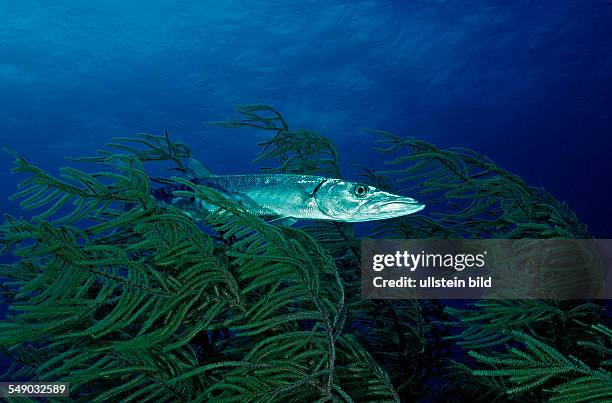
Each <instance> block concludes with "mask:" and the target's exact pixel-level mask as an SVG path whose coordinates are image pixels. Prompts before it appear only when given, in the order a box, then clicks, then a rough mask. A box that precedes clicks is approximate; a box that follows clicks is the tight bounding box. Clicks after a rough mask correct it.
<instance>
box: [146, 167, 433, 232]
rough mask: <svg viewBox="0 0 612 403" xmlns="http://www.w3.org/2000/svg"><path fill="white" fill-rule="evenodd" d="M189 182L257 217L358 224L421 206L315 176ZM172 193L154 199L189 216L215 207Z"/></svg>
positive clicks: (159, 193) (217, 178) (164, 191)
mask: <svg viewBox="0 0 612 403" xmlns="http://www.w3.org/2000/svg"><path fill="white" fill-rule="evenodd" d="M193 182H194V183H196V184H198V185H203V186H207V187H210V188H212V189H215V190H216V191H218V192H220V193H221V194H223V195H224V196H225V197H227V198H229V199H232V200H234V201H236V202H238V203H239V204H240V205H242V206H243V207H244V208H245V209H246V210H247V211H249V212H250V213H252V214H255V215H258V216H270V217H279V218H289V219H305V220H334V221H345V222H359V221H373V220H382V219H387V218H393V217H399V216H403V215H408V214H413V213H415V212H417V211H420V210H422V209H423V208H424V207H425V206H424V205H423V204H420V203H419V202H417V201H416V200H414V199H412V198H409V197H404V196H399V195H394V194H391V193H388V192H384V191H382V190H379V189H376V188H375V187H373V186H369V185H366V184H362V183H356V182H348V181H344V180H342V179H333V178H326V177H323V176H314V175H298V174H253V175H210V176H205V177H198V178H197V179H195V180H193ZM173 190H176V189H174V188H162V189H157V190H156V191H154V195H155V197H157V198H158V199H159V200H160V201H163V202H166V203H170V204H173V205H175V206H176V207H178V208H180V209H181V210H183V211H185V212H187V213H188V214H190V215H192V216H200V215H201V213H204V214H205V213H206V212H208V211H210V210H211V209H212V208H214V207H213V206H210V205H208V204H207V203H205V202H203V201H202V200H198V199H196V198H186V197H182V196H174V195H173V194H172V192H173Z"/></svg>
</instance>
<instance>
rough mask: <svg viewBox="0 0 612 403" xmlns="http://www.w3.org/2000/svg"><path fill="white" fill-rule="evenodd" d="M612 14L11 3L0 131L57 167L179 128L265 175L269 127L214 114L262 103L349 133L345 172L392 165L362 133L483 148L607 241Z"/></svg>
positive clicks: (590, 9)
mask: <svg viewBox="0 0 612 403" xmlns="http://www.w3.org/2000/svg"><path fill="white" fill-rule="evenodd" d="M611 22H612V6H611V5H610V2H609V1H598V0H594V1H586V2H578V1H576V2H565V1H537V2H535V1H518V2H489V1H414V2H401V1H362V2H353V1H351V2H341V1H302V2H291V1H289V2H287V1H251V2H247V1H203V2H191V1H173V2H162V1H147V2H123V1H104V2H98V1H92V2H82V1H76V0H75V1H65V0H62V1H56V2H52V3H48V2H43V1H31V0H24V1H19V2H8V1H4V2H0V27H1V28H0V94H2V96H1V97H0V120H1V121H2V129H1V130H0V142H1V143H2V144H3V145H8V146H10V147H12V148H13V149H15V150H17V151H18V152H20V153H21V154H23V155H25V156H28V157H29V158H30V159H31V160H32V161H33V162H36V163H38V164H40V165H41V166H43V167H48V168H55V167H59V166H62V164H64V161H62V158H63V157H64V156H66V155H73V156H74V155H83V154H86V155H90V154H91V153H92V152H93V151H94V150H95V149H97V148H99V147H101V146H103V145H104V143H106V142H107V141H109V139H110V138H111V137H113V136H118V135H131V134H134V133H135V132H138V131H148V132H153V133H161V132H162V131H163V130H168V131H169V133H170V134H171V135H172V136H174V137H175V138H177V139H180V140H183V141H186V142H188V143H189V144H190V145H191V146H192V148H193V149H194V152H195V153H196V155H197V157H198V158H199V159H201V160H202V161H204V162H205V163H206V164H207V165H208V166H210V167H211V168H212V169H214V170H215V171H217V172H220V173H246V172H254V171H255V170H256V169H257V168H256V167H254V166H252V165H251V164H250V163H249V161H250V160H251V159H253V158H254V156H255V154H256V151H257V149H256V146H255V145H256V143H257V142H258V141H261V139H262V137H261V136H263V134H262V133H259V132H256V131H235V132H232V131H227V130H224V129H219V128H213V127H209V126H206V125H205V122H208V121H216V120H223V119H226V118H228V117H230V116H233V110H232V106H233V105H235V104H249V103H265V104H268V105H272V106H274V107H275V108H277V109H278V110H279V111H280V112H281V113H283V115H284V116H285V118H286V119H287V121H288V122H289V124H290V125H291V126H292V127H301V128H309V129H313V130H316V131H319V132H321V133H323V134H325V135H327V136H329V137H330V138H332V139H333V140H334V141H336V142H337V143H338V145H339V147H340V151H341V157H342V164H343V167H344V169H345V170H346V172H347V173H349V174H350V173H351V172H352V171H351V168H350V167H349V164H352V163H358V164H364V165H370V166H377V165H379V164H380V160H381V157H380V156H378V155H376V154H373V153H372V152H371V150H370V147H371V145H372V137H371V136H370V135H368V134H366V133H365V132H364V131H363V128H372V129H381V130H387V131H390V132H393V133H396V134H399V135H403V136H415V137H418V138H421V139H423V140H426V141H429V142H432V143H434V144H436V145H438V146H443V147H448V146H463V147H470V148H473V149H475V150H477V151H478V152H480V153H483V154H485V155H487V156H488V157H490V158H491V159H493V160H494V161H495V162H497V163H498V165H500V166H501V167H504V168H506V169H508V170H509V171H511V172H513V173H515V174H517V175H519V176H521V177H523V178H524V179H525V180H526V181H527V182H529V183H531V184H534V185H538V186H544V187H545V188H546V189H548V190H549V191H550V192H551V193H553V194H554V195H555V196H556V197H557V198H558V199H560V200H564V201H567V202H568V203H569V205H570V207H571V208H572V209H573V210H574V211H576V213H577V214H578V216H579V218H580V219H581V220H582V221H583V222H585V223H587V224H588V225H589V227H590V229H591V233H592V234H594V235H596V236H599V237H606V236H610V235H611V233H610V228H611V226H612V218H611V215H610V210H609V206H610V205H611V204H612V191H611V190H610V188H611V186H610V183H611V180H610V162H609V161H610V150H611V149H612V148H611V147H610V146H611V144H612V140H611V134H612V113H611V112H610V111H611V110H612V91H611V90H610V89H611V88H612V48H611V47H610V44H609V38H610V37H612V23H611ZM9 167H10V159H9V158H1V159H0V175H1V176H0V179H1V180H2V184H3V186H2V189H1V190H0V192H1V194H0V200H1V203H2V209H3V210H4V211H7V212H11V213H15V212H17V210H16V208H15V205H14V204H13V203H9V202H7V201H6V197H7V196H8V195H9V194H11V193H12V192H13V190H14V185H15V183H16V179H15V178H14V177H12V176H11V175H9V174H8V173H7V171H8V168H9ZM349 176H350V175H349Z"/></svg>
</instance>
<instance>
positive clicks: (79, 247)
mask: <svg viewBox="0 0 612 403" xmlns="http://www.w3.org/2000/svg"><path fill="white" fill-rule="evenodd" d="M237 112H238V113H239V115H238V117H237V118H236V119H234V120H229V121H225V122H219V123H217V124H218V125H221V126H225V127H229V128H236V127H250V128H254V129H258V130H264V131H266V132H267V133H269V135H270V137H269V139H268V140H266V141H264V142H263V143H262V144H261V146H262V149H261V151H260V153H259V155H258V156H257V157H256V160H257V161H267V162H268V163H269V164H270V165H271V166H272V167H271V168H268V171H272V172H292V173H303V174H320V175H326V176H333V177H341V172H340V169H339V159H340V153H339V152H338V149H337V148H336V146H335V145H334V143H333V142H332V141H331V140H330V139H328V138H326V137H324V136H322V135H319V134H317V133H316V132H313V131H309V130H293V129H290V127H289V125H288V124H287V123H286V122H285V120H284V119H283V118H282V116H281V115H280V114H279V113H278V112H277V111H276V110H274V109H273V108H271V107H268V106H264V105H252V106H242V107H238V108H237ZM372 139H373V141H374V142H375V148H376V150H378V152H380V153H382V154H383V155H384V156H385V157H386V158H387V159H388V162H389V170H387V171H385V172H377V171H374V170H371V169H365V170H364V181H366V182H368V183H371V184H373V185H375V186H377V187H381V188H386V189H391V190H394V191H395V192H397V193H400V194H409V195H411V196H414V197H416V198H420V199H422V200H424V201H426V202H427V203H428V209H427V210H425V211H423V212H422V213H420V214H418V215H411V216H405V217H401V218H397V219H392V220H388V221H382V222H379V223H378V224H377V225H376V226H375V227H373V228H371V233H370V234H357V233H356V231H355V229H354V227H353V225H352V224H349V223H337V222H315V223H307V224H305V225H303V226H301V227H298V228H292V227H287V226H283V225H272V224H270V223H267V222H265V221H264V220H262V219H261V218H258V217H256V216H253V215H251V214H249V213H248V212H247V211H246V210H245V209H244V208H243V207H242V206H240V205H239V204H238V203H236V202H234V201H232V200H229V199H227V198H225V197H223V195H221V194H220V193H218V192H216V191H215V190H214V189H210V188H207V187H204V186H200V185H197V184H196V183H194V182H192V181H190V178H189V177H188V176H186V175H183V173H184V172H185V160H186V158H190V157H193V154H192V152H191V150H190V148H189V146H188V145H187V144H183V143H178V142H174V140H173V139H172V137H171V136H169V135H168V134H167V133H166V134H164V135H152V134H140V135H137V136H135V137H131V138H118V139H116V140H115V141H114V142H113V143H110V144H108V145H107V146H108V147H107V148H106V149H104V150H101V151H99V153H98V155H97V156H93V157H84V158H78V159H77V160H79V161H80V162H82V163H85V164H86V168H83V169H82V170H81V169H75V168H71V167H66V168H62V170H61V173H60V176H59V177H56V176H52V175H50V174H48V173H47V172H46V171H45V170H43V169H40V168H38V167H37V166H35V165H34V164H33V163H31V162H30V161H28V160H26V159H25V158H24V157H22V156H19V155H15V167H14V169H13V171H14V172H16V173H21V174H26V175H27V177H26V179H25V180H24V181H23V182H22V184H21V185H20V190H19V192H18V193H17V194H15V195H14V196H13V200H18V201H19V203H20V204H21V206H22V207H23V208H24V209H26V210H28V211H31V212H32V213H33V214H34V215H33V216H32V217H31V218H15V217H11V216H6V218H5V221H4V224H2V226H1V227H0V233H1V235H2V238H1V248H2V254H3V255H5V256H9V255H10V256H12V258H13V262H12V263H5V264H2V265H1V266H0V277H2V278H3V279H5V280H4V281H3V284H2V294H1V295H2V298H3V301H4V302H5V303H6V304H9V306H10V310H9V313H8V316H7V318H6V319H5V320H4V321H2V322H1V323H0V348H1V353H2V354H3V355H4V356H6V357H9V358H10V360H11V366H10V368H8V371H7V372H6V373H4V374H2V379H11V380H30V381H32V380H35V381H63V382H70V389H71V391H70V392H71V396H72V397H73V398H76V399H79V400H92V401H118V400H127V401H141V400H145V401H190V400H204V401H266V402H268V401H346V402H350V401H415V400H419V399H428V400H430V401H431V400H434V401H445V400H451V401H505V400H517V401H542V400H546V399H548V400H550V401H554V402H562V401H585V402H587V401H597V400H601V401H603V400H610V399H612V374H611V373H610V372H609V370H610V366H611V365H612V355H611V352H612V330H611V329H610V328H609V326H610V324H609V317H608V316H607V315H606V312H605V310H604V308H603V306H602V305H601V304H599V303H596V302H591V301H563V302H560V301H554V300H481V301H476V302H473V303H471V304H469V305H466V306H464V307H448V306H447V307H445V305H444V304H443V303H442V302H441V301H435V300H395V301H389V300H365V299H361V297H360V282H359V254H360V249H359V239H360V238H362V237H366V236H367V237H397V238H500V239H503V238H517V239H518V238H556V237H563V238H588V237H589V234H588V232H587V230H586V228H585V226H584V225H583V224H581V223H580V221H579V220H578V219H577V218H576V216H575V215H574V214H573V213H572V211H571V210H570V209H569V208H568V207H567V205H565V204H564V203H560V202H558V201H557V200H555V199H554V198H553V197H552V196H551V195H550V194H549V193H547V192H546V191H545V190H543V189H541V188H538V187H534V186H530V185H528V184H526V183H525V182H523V180H521V178H519V177H517V176H515V175H513V174H512V173H510V172H507V171H506V170H504V169H503V168H501V167H498V166H497V165H496V164H495V163H494V162H493V161H491V160H489V159H488V158H486V157H484V156H482V155H479V154H478V153H476V152H474V151H471V150H467V149H463V148H457V149H440V148H437V147H435V146H434V145H432V144H430V143H427V142H425V141H421V140H418V139H414V138H406V137H400V136H396V135H393V134H390V133H386V132H373V133H372ZM156 162H161V163H162V164H163V163H166V164H170V166H171V169H173V171H174V172H176V175H175V176H173V177H172V178H171V179H169V180H167V181H166V182H170V183H174V184H177V185H180V188H181V189H183V190H179V191H177V194H178V195H182V196H185V197H194V198H196V197H197V198H200V199H202V200H204V201H206V202H207V203H209V204H211V205H214V206H217V207H218V208H217V209H216V210H215V211H214V212H213V213H211V214H209V215H208V216H207V217H205V219H204V221H203V222H200V223H197V222H196V221H194V220H193V219H191V218H190V217H188V216H187V215H185V214H184V213H183V212H182V211H180V210H179V209H177V208H175V207H174V206H172V205H166V204H162V203H158V202H157V201H156V200H155V198H154V197H153V195H152V188H154V187H155V186H156V184H155V182H154V181H152V180H151V174H150V173H148V172H149V171H148V169H150V168H149V166H151V165H155V163H156ZM92 164H93V165H92ZM92 166H93V168H92ZM415 178H416V179H418V180H416V181H415V180H414V179H415Z"/></svg>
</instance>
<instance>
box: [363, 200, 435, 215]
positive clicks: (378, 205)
mask: <svg viewBox="0 0 612 403" xmlns="http://www.w3.org/2000/svg"><path fill="white" fill-rule="evenodd" d="M390 196H392V197H390ZM381 198H382V197H381ZM381 198H378V200H371V201H370V202H368V203H366V204H364V205H363V207H362V209H361V214H360V215H362V216H366V215H367V216H369V217H368V218H367V219H365V220H366V221H374V220H385V219H388V218H394V217H401V216H405V215H409V214H414V213H416V212H419V211H421V210H423V209H424V208H425V205H424V204H422V203H419V202H418V201H416V200H414V199H412V198H410V197H402V196H395V195H385V196H384V198H383V200H381Z"/></svg>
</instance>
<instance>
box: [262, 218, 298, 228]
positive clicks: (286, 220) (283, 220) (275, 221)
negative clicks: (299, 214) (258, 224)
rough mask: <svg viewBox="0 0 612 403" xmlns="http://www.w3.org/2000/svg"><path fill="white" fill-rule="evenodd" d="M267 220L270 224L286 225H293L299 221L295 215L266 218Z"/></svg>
mask: <svg viewBox="0 0 612 403" xmlns="http://www.w3.org/2000/svg"><path fill="white" fill-rule="evenodd" d="M266 222H267V223H268V224H275V225H284V226H287V227H291V226H292V225H293V224H295V223H296V222H297V220H296V219H295V218H293V217H276V218H272V219H271V220H266Z"/></svg>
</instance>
